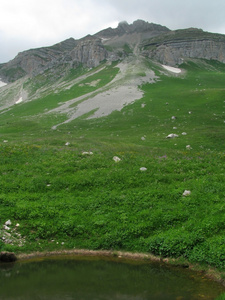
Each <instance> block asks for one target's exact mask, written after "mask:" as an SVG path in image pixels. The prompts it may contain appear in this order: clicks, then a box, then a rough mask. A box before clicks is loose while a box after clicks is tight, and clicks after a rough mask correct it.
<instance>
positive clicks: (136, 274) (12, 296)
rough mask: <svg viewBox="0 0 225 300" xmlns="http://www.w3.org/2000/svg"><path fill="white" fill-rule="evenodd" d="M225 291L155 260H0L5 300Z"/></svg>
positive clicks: (165, 298)
mask: <svg viewBox="0 0 225 300" xmlns="http://www.w3.org/2000/svg"><path fill="white" fill-rule="evenodd" d="M222 292H224V287H222V286H221V285H220V284H219V283H216V282H213V281H211V280H208V279H206V278H204V277H203V276H201V275H200V274H199V273H196V272H193V271H191V270H187V269H181V268H178V267H171V266H167V265H165V264H160V263H156V262H147V261H131V260H125V259H118V258H102V257H89V258H87V257H79V256H73V257H72V256H71V257H70V256H63V257H58V258H56V257H48V258H47V257H46V258H39V259H36V260H33V261H29V260H28V261H24V262H16V263H15V264H13V265H12V264H1V265H0V299H1V300H31V299H32V300H53V299H54V300H89V299H91V300H95V299H96V300H106V299H107V300H114V299H116V300H120V299H121V300H126V299H129V300H145V299H151V300H159V299H162V300H170V299H171V300H172V299H173V300H174V299H176V300H186V299H191V300H193V299H215V298H216V297H217V296H218V295H219V294H221V293H222Z"/></svg>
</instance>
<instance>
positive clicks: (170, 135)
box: [166, 133, 178, 139]
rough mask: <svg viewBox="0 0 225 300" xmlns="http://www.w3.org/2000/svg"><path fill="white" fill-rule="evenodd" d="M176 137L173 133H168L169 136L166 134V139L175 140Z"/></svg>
mask: <svg viewBox="0 0 225 300" xmlns="http://www.w3.org/2000/svg"><path fill="white" fill-rule="evenodd" d="M176 137H178V135H177V134H175V133H170V134H168V135H167V137H166V138H167V139H173V138H176Z"/></svg>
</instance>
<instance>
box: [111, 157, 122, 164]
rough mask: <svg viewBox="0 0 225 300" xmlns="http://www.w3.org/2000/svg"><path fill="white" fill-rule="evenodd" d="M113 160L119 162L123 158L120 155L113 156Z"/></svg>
mask: <svg viewBox="0 0 225 300" xmlns="http://www.w3.org/2000/svg"><path fill="white" fill-rule="evenodd" d="M113 160H114V161H115V162H116V163H117V162H119V161H121V159H120V158H119V157H118V156H113Z"/></svg>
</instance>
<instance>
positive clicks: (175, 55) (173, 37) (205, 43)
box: [142, 28, 225, 66]
mask: <svg viewBox="0 0 225 300" xmlns="http://www.w3.org/2000/svg"><path fill="white" fill-rule="evenodd" d="M142 50H143V51H142V53H143V54H144V55H146V56H147V57H149V58H151V59H153V60H156V61H159V62H161V63H162V64H166V65H171V66H176V65H179V64H181V63H182V62H183V61H184V60H185V59H187V58H203V59H208V60H211V59H212V60H218V61H220V62H222V63H225V36H224V35H221V34H212V33H208V32H204V31H202V30H201V29H195V28H190V29H185V30H176V31H171V32H169V33H167V34H165V35H162V36H159V37H156V38H153V39H150V40H149V41H148V42H147V41H145V42H144V43H143V47H142Z"/></svg>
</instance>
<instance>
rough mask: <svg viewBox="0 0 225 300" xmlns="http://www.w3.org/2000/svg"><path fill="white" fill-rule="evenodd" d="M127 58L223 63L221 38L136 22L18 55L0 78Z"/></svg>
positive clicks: (224, 52)
mask: <svg viewBox="0 0 225 300" xmlns="http://www.w3.org/2000/svg"><path fill="white" fill-rule="evenodd" d="M129 55H138V56H145V57H148V58H150V59H152V60H154V61H157V62H160V63H162V64H165V65H170V66H177V65H179V64H180V63H182V62H183V61H184V60H185V59H187V58H203V59H209V60H210V59H214V60H218V61H220V62H223V63H225V36H224V35H222V34H213V33H208V32H204V31H202V30H200V29H193V28H191V29H184V30H175V31H171V30H170V29H168V28H167V27H165V26H161V25H157V24H153V23H148V22H145V21H142V20H137V21H135V22H133V24H128V23H127V22H121V23H119V25H118V27H117V28H115V29H112V28H107V29H105V30H102V31H100V32H98V33H96V34H95V35H93V36H91V35H88V36H86V37H84V38H82V39H80V40H74V39H73V38H70V39H68V40H66V41H63V42H61V43H58V44H56V45H54V46H51V47H44V48H39V49H31V50H28V51H24V52H21V53H19V54H18V55H17V56H16V57H15V58H14V59H13V60H11V61H10V62H8V63H6V64H1V65H0V78H1V79H2V80H3V81H5V82H14V81H16V80H18V79H20V78H23V77H25V76H28V77H34V76H36V75H38V74H42V73H43V72H45V71H48V72H49V74H52V76H54V77H55V76H56V70H59V72H58V75H57V76H61V77H62V76H64V75H65V74H66V73H67V72H68V70H70V69H75V68H77V66H78V65H81V64H82V65H83V66H84V67H88V68H92V67H96V66H98V65H99V64H100V63H101V62H102V61H103V60H110V61H116V60H122V59H123V58H125V57H126V56H129Z"/></svg>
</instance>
